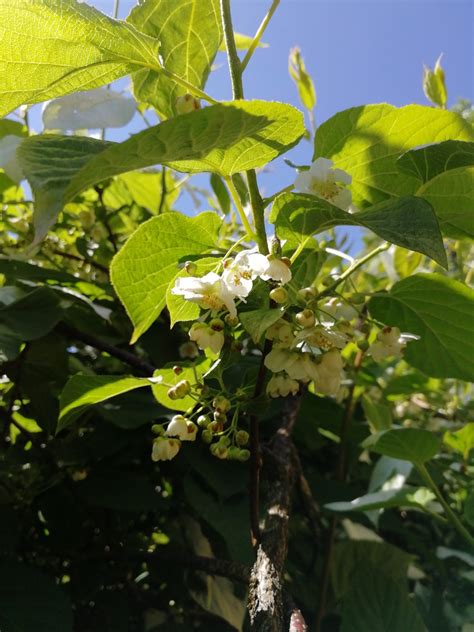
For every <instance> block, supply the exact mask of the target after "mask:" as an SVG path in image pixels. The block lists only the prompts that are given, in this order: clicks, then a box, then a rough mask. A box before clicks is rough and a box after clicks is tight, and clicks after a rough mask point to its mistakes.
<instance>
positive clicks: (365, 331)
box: [360, 323, 372, 336]
mask: <svg viewBox="0 0 474 632" xmlns="http://www.w3.org/2000/svg"><path fill="white" fill-rule="evenodd" d="M371 330H372V327H371V326H370V325H369V323H362V325H361V326H360V331H361V332H362V333H363V334H365V335H366V336H368V335H369V334H370V332H371Z"/></svg>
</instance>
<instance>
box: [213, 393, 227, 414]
mask: <svg viewBox="0 0 474 632" xmlns="http://www.w3.org/2000/svg"><path fill="white" fill-rule="evenodd" d="M212 407H213V408H215V410H217V412H219V413H228V412H229V410H230V408H231V403H230V401H229V400H228V399H227V397H224V396H223V395H218V396H217V397H215V398H214V399H213V401H212Z"/></svg>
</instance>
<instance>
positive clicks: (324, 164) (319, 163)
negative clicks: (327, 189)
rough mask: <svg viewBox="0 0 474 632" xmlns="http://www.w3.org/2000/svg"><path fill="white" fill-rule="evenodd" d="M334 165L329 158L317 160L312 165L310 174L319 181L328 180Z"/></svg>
mask: <svg viewBox="0 0 474 632" xmlns="http://www.w3.org/2000/svg"><path fill="white" fill-rule="evenodd" d="M333 164H334V163H333V161H332V160H329V158H316V160H315V161H314V162H313V164H312V165H311V169H310V170H309V173H310V174H311V176H313V177H315V178H318V180H327V179H328V175H329V172H330V171H331V169H332V166H333Z"/></svg>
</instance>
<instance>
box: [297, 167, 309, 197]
mask: <svg viewBox="0 0 474 632" xmlns="http://www.w3.org/2000/svg"><path fill="white" fill-rule="evenodd" d="M294 187H295V189H296V190H297V191H301V193H310V191H311V174H310V172H309V171H301V172H300V173H299V174H298V176H297V178H296V180H295V184H294Z"/></svg>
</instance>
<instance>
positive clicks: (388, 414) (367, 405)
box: [362, 394, 392, 432]
mask: <svg viewBox="0 0 474 632" xmlns="http://www.w3.org/2000/svg"><path fill="white" fill-rule="evenodd" d="M362 407H363V409H364V413H365V416H366V417H367V420H368V422H369V423H370V426H371V428H372V430H373V431H374V432H381V431H382V430H389V428H390V426H391V425H392V411H391V410H390V406H387V405H386V404H379V403H378V402H374V401H373V400H372V399H371V398H370V397H369V395H367V394H364V395H362Z"/></svg>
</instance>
